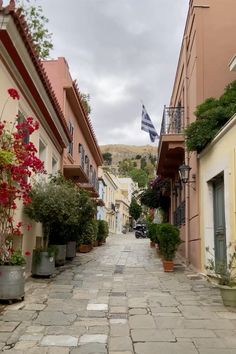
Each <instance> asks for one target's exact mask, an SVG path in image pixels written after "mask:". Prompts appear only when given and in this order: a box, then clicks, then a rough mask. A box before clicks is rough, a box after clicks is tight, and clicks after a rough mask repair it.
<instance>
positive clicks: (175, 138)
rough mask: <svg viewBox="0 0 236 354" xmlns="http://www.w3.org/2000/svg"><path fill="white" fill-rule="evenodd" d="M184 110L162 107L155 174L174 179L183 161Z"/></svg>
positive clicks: (181, 108)
mask: <svg viewBox="0 0 236 354" xmlns="http://www.w3.org/2000/svg"><path fill="white" fill-rule="evenodd" d="M183 128H184V108H183V107H180V106H178V107H166V106H165V107H164V111H163V117H162V124H161V132H160V141H159V146H158V159H157V174H158V175H162V176H163V177H170V178H174V176H175V175H176V171H177V170H178V166H179V165H180V164H181V163H182V162H183V160H184V134H183Z"/></svg>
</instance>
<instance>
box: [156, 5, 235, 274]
mask: <svg viewBox="0 0 236 354" xmlns="http://www.w3.org/2000/svg"><path fill="white" fill-rule="evenodd" d="M235 13H236V2H235V0H224V1H222V0H201V1H199V0H190V1H189V11H188V15H187V20H186V25H185V30H184V35H183V40H182V45H181V49H180V55H179V60H178V65H177V70H176V76H175V80H174V85H173V90H172V95H171V98H170V102H169V106H168V107H166V106H165V107H164V111H163V120H162V127H161V134H160V142H159V147H158V159H157V174H158V175H161V176H162V177H164V178H170V180H171V192H170V199H171V203H170V209H169V220H170V222H171V223H173V224H175V225H177V226H178V227H179V228H180V231H181V237H182V240H183V244H182V246H181V253H182V255H183V256H184V257H185V259H186V260H187V262H190V263H192V265H193V266H194V267H195V268H196V269H200V268H201V238H200V232H199V213H200V210H199V178H198V156H197V154H196V153H191V154H190V153H188V152H187V151H186V148H185V137H184V128H185V127H186V126H188V125H189V124H190V123H191V122H193V121H194V120H195V116H194V112H195V110H196V106H197V105H199V104H200V103H202V102H203V101H204V100H205V99H206V98H208V97H219V96H220V95H221V94H222V93H223V91H224V88H225V86H226V85H227V84H228V83H230V82H232V81H233V80H235V79H236V75H235V73H233V72H230V71H229V69H228V63H229V60H230V58H232V56H233V54H234V53H235V33H236V21H235ZM183 163H185V164H186V165H188V166H190V167H191V170H190V176H189V182H188V183H180V182H181V181H180V179H179V167H180V165H182V164H183Z"/></svg>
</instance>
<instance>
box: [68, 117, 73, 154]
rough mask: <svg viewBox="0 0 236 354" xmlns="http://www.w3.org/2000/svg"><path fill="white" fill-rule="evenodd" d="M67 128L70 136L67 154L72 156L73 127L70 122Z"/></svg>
mask: <svg viewBox="0 0 236 354" xmlns="http://www.w3.org/2000/svg"><path fill="white" fill-rule="evenodd" d="M68 128H69V131H70V134H71V136H72V142H71V143H69V146H68V153H69V154H70V155H71V156H73V140H74V126H73V124H72V123H71V122H69V124H68Z"/></svg>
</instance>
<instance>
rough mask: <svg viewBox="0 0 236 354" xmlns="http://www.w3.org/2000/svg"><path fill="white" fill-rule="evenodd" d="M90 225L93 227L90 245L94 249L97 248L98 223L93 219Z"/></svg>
mask: <svg viewBox="0 0 236 354" xmlns="http://www.w3.org/2000/svg"><path fill="white" fill-rule="evenodd" d="M91 225H92V227H93V240H92V245H93V246H94V247H97V246H98V239H97V235H98V223H97V220H95V219H93V220H91Z"/></svg>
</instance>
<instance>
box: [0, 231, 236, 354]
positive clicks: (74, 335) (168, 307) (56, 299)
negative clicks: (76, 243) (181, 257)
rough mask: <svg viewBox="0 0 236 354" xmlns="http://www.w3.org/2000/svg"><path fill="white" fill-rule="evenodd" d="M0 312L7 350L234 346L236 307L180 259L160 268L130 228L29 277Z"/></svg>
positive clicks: (123, 353)
mask: <svg viewBox="0 0 236 354" xmlns="http://www.w3.org/2000/svg"><path fill="white" fill-rule="evenodd" d="M26 289H27V291H26V296H25V301H24V302H18V303H14V304H13V305H9V306H6V307H5V309H4V311H3V312H2V315H1V317H0V349H2V351H3V352H6V353H9V354H22V353H28V354H68V353H71V354H105V353H109V354H134V353H135V354H158V353H163V354H197V353H199V354H235V353H236V312H233V311H232V310H228V309H227V308H225V307H224V306H223V305H222V302H221V298H220V295H219V291H218V289H216V288H212V287H211V286H210V285H209V284H208V283H207V282H206V281H205V280H204V279H202V278H201V277H199V276H196V275H195V274H194V273H193V272H192V271H191V270H184V268H183V266H181V264H179V265H177V267H176V270H175V272H174V273H164V272H163V270H162V265H161V261H160V259H159V258H158V256H157V255H156V251H155V249H151V248H150V247H149V240H136V239H135V238H134V235H133V234H128V235H119V236H112V237H109V238H108V240H107V243H106V245H104V246H102V247H99V248H96V249H94V250H93V251H92V252H91V253H89V254H79V255H78V257H77V258H76V259H75V260H74V261H73V262H72V264H68V265H66V266H65V267H64V269H63V271H61V270H60V271H58V274H57V276H56V277H55V278H53V279H30V280H29V281H28V282H27V284H26Z"/></svg>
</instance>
